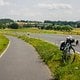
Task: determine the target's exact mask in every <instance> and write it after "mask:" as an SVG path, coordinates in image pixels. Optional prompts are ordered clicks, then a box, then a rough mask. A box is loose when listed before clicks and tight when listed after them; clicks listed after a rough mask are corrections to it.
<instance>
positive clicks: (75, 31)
mask: <svg viewBox="0 0 80 80" xmlns="http://www.w3.org/2000/svg"><path fill="white" fill-rule="evenodd" d="M4 31H5V32H7V33H8V32H26V33H28V32H30V33H45V34H74V35H80V28H74V29H73V30H72V31H69V32H66V31H55V30H41V29H37V28H24V29H5V30H0V32H4Z"/></svg>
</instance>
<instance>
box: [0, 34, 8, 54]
mask: <svg viewBox="0 0 80 80" xmlns="http://www.w3.org/2000/svg"><path fill="white" fill-rule="evenodd" d="M8 43H9V40H8V39H7V38H6V37H5V36H3V35H2V34H0V55H1V53H2V52H3V51H4V49H5V48H6V47H7V45H8Z"/></svg>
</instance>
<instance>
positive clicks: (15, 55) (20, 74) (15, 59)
mask: <svg viewBox="0 0 80 80" xmlns="http://www.w3.org/2000/svg"><path fill="white" fill-rule="evenodd" d="M8 38H9V40H10V42H11V44H10V46H9V48H8V50H7V51H6V53H5V54H4V55H3V56H2V57H1V58H0V80H49V79H50V78H52V77H51V74H50V70H49V69H48V67H47V66H46V65H45V64H43V63H42V62H41V60H40V59H39V55H38V53H37V52H36V51H35V49H34V48H33V47H32V46H31V45H29V44H28V43H27V44H26V43H25V42H24V41H22V40H20V39H17V38H15V37H11V36H8Z"/></svg>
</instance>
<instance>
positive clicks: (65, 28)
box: [53, 25, 73, 31]
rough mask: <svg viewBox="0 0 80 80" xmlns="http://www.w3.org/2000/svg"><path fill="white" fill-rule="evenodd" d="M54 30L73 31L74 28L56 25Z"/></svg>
mask: <svg viewBox="0 0 80 80" xmlns="http://www.w3.org/2000/svg"><path fill="white" fill-rule="evenodd" d="M53 29H54V30H60V31H71V30H73V28H72V27H71V26H69V25H66V26H60V25H55V26H54V28H53Z"/></svg>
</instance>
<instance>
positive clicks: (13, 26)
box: [8, 23, 19, 29]
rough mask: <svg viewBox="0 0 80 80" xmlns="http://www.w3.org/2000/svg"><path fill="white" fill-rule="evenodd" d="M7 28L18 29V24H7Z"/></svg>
mask: <svg viewBox="0 0 80 80" xmlns="http://www.w3.org/2000/svg"><path fill="white" fill-rule="evenodd" d="M8 28H11V29H18V28H19V25H18V24H17V23H12V24H10V25H9V26H8Z"/></svg>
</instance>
